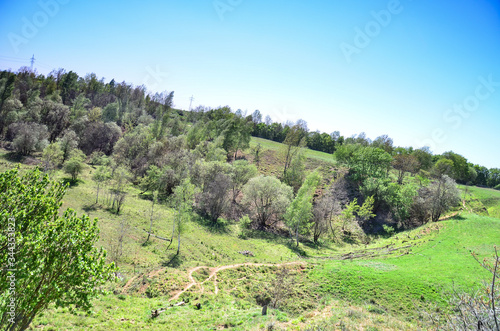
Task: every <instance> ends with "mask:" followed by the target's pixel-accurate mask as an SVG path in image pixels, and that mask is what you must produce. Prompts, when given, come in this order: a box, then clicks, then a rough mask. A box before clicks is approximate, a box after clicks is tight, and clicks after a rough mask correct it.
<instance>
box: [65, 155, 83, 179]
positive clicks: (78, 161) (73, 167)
mask: <svg viewBox="0 0 500 331" xmlns="http://www.w3.org/2000/svg"><path fill="white" fill-rule="evenodd" d="M84 160H85V154H83V152H82V151H80V150H79V149H75V150H73V151H72V152H71V154H70V157H69V159H68V160H67V161H66V162H65V163H64V172H66V173H67V174H68V175H71V181H73V182H76V180H77V177H78V175H79V174H80V173H81V172H82V170H83V161H84Z"/></svg>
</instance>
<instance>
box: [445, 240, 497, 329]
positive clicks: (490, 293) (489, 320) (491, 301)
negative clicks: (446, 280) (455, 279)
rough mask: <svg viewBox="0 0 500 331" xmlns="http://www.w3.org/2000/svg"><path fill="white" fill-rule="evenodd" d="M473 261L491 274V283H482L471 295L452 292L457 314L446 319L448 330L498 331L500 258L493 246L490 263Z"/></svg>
mask: <svg viewBox="0 0 500 331" xmlns="http://www.w3.org/2000/svg"><path fill="white" fill-rule="evenodd" d="M472 256H473V257H474V259H475V260H476V261H477V262H478V263H479V264H480V265H481V266H482V267H483V268H484V269H486V270H487V271H489V272H490V273H491V281H487V282H485V283H484V286H483V287H482V288H481V289H480V290H476V291H474V292H471V293H465V292H460V291H458V290H456V289H455V290H454V291H453V295H452V299H451V304H452V306H454V307H455V309H454V310H455V311H456V312H457V314H456V315H455V316H452V317H450V318H448V325H447V326H448V328H450V329H452V330H496V331H500V327H499V325H500V321H499V319H500V307H499V302H500V288H499V285H498V280H499V278H500V257H499V256H498V250H497V247H496V246H495V255H494V257H493V259H492V261H491V260H490V261H488V260H487V259H484V260H483V261H479V259H478V258H477V256H476V255H475V254H474V253H473V254H472Z"/></svg>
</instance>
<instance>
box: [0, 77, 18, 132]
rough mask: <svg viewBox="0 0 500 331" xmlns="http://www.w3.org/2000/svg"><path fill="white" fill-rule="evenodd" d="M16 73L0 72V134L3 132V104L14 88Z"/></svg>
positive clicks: (4, 113) (4, 112) (4, 116)
mask: <svg viewBox="0 0 500 331" xmlns="http://www.w3.org/2000/svg"><path fill="white" fill-rule="evenodd" d="M15 80H16V75H15V74H13V73H12V72H9V71H1V72H0V135H1V134H2V133H3V128H4V126H5V122H4V120H5V118H6V115H7V111H6V109H5V108H4V104H5V102H6V101H7V99H8V98H9V97H10V96H11V94H12V91H13V90H14V83H15Z"/></svg>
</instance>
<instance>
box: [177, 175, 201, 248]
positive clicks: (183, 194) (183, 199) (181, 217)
mask: <svg viewBox="0 0 500 331" xmlns="http://www.w3.org/2000/svg"><path fill="white" fill-rule="evenodd" d="M195 193H196V187H195V186H194V185H193V184H191V182H190V180H189V178H186V179H184V180H183V181H182V183H181V184H180V185H179V186H177V187H176V188H175V189H174V199H173V201H174V204H175V209H176V212H175V219H174V221H173V222H174V226H175V222H177V253H176V254H177V255H179V251H180V248H181V233H182V229H183V224H184V223H185V222H186V221H188V220H189V219H190V218H191V213H192V208H193V201H194V195H195Z"/></svg>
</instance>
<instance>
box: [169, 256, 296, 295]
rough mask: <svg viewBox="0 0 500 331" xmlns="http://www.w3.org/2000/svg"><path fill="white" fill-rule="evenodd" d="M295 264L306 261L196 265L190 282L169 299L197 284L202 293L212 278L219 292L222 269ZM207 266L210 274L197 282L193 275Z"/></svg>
mask: <svg viewBox="0 0 500 331" xmlns="http://www.w3.org/2000/svg"><path fill="white" fill-rule="evenodd" d="M293 264H306V263H305V262H303V261H298V262H287V263H280V264H273V263H240V264H229V265H225V266H221V267H217V268H210V267H207V266H200V267H195V268H192V269H191V270H189V273H188V277H189V280H190V283H189V284H187V285H186V286H185V287H184V289H182V290H181V291H180V292H178V293H177V294H175V295H174V296H173V297H171V298H170V299H169V301H172V300H177V299H179V297H180V296H181V294H182V293H184V292H186V291H187V290H189V289H190V288H191V287H193V286H195V285H197V286H199V287H200V291H201V293H203V291H204V287H203V284H204V283H206V282H208V281H210V280H211V279H212V278H213V282H214V287H215V294H218V293H219V288H218V286H217V273H218V272H219V271H222V270H226V269H234V268H238V267H242V266H254V267H280V266H284V265H293ZM205 268H206V269H209V270H210V274H209V275H208V277H207V278H206V279H205V280H204V281H202V282H197V281H196V280H195V279H194V277H193V273H194V272H196V271H198V270H200V269H205Z"/></svg>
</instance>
